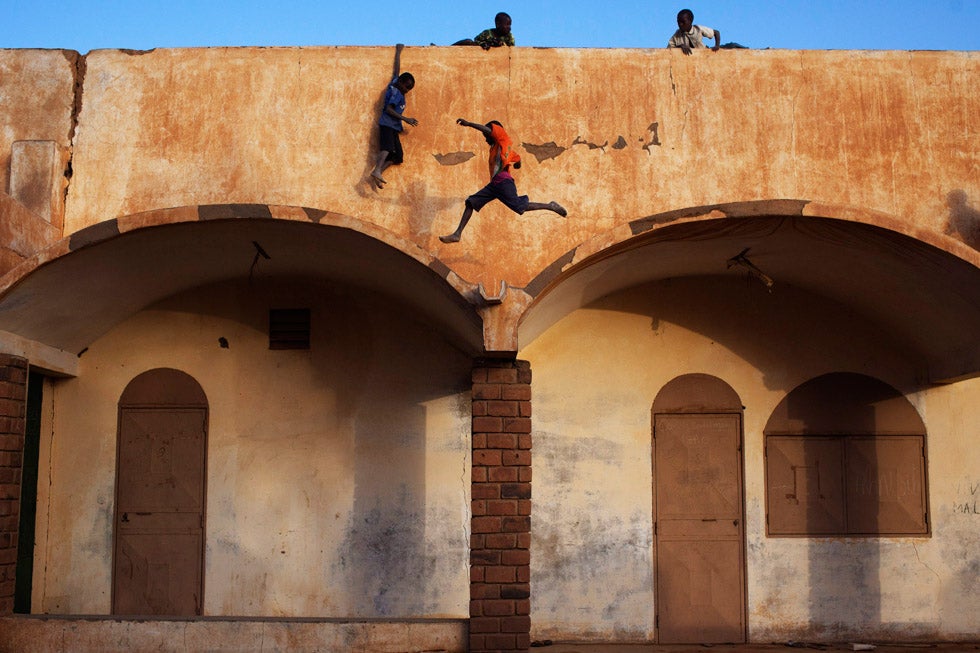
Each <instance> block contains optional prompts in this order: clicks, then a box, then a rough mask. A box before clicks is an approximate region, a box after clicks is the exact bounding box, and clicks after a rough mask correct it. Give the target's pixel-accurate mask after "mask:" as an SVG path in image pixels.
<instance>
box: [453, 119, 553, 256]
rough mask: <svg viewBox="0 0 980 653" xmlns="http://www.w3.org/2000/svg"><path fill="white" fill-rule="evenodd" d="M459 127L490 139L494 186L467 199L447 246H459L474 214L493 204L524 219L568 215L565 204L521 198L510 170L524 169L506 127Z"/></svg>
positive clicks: (494, 124)
mask: <svg viewBox="0 0 980 653" xmlns="http://www.w3.org/2000/svg"><path fill="white" fill-rule="evenodd" d="M456 124H457V125H462V126H464V127H472V128H473V129H475V130H477V131H479V132H481V133H482V134H483V136H484V138H486V139H487V145H489V146H490V160H489V162H490V183H489V184H487V185H486V186H484V187H483V188H481V189H480V190H478V191H477V192H475V193H473V194H472V195H470V196H469V197H467V198H466V208H465V209H464V210H463V216H462V217H461V218H460V219H459V226H458V227H456V231H454V232H453V233H451V234H449V235H447V236H439V240H441V241H442V242H444V243H458V242H459V238H460V236H461V235H462V234H463V229H464V228H465V227H466V223H467V222H469V221H470V217H471V216H472V215H473V211H477V212H479V210H480V209H482V208H483V207H484V206H486V205H487V204H488V203H489V202H492V201H493V200H500V201H501V202H503V203H504V204H506V205H507V208H509V209H510V210H511V211H513V212H514V213H516V214H518V215H521V214H523V213H524V212H525V211H541V210H548V211H553V212H554V213H557V214H558V215H560V216H561V217H563V218H564V217H565V216H566V215H568V211H566V210H565V209H564V208H563V207H562V206H561V204H559V203H558V202H548V203H547V204H545V203H543V202H531V201H530V200H528V197H527V195H520V196H519V195H518V194H517V185H516V184H515V183H514V178H513V177H512V176H511V174H510V167H511V166H514V168H515V169H517V168H520V167H521V156H520V155H519V154H518V153H517V152H516V151H515V150H514V146H513V143H512V142H511V140H510V136H508V135H507V132H506V131H504V126H503V125H501V124H500V123H499V122H497V121H496V120H491V121H490V122H488V123H487V124H485V125H481V124H480V123H478V122H470V121H468V120H463V119H462V118H458V119H457V120H456Z"/></svg>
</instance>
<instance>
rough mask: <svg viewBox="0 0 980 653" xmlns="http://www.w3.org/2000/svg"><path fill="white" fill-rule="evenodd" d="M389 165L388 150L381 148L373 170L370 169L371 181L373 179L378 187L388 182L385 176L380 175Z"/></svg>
mask: <svg viewBox="0 0 980 653" xmlns="http://www.w3.org/2000/svg"><path fill="white" fill-rule="evenodd" d="M390 165H391V161H389V160H388V152H387V151H386V150H381V152H380V153H379V154H378V162H377V164H375V166H374V170H372V171H371V181H373V182H374V185H375V186H377V187H378V188H381V187H382V186H384V185H385V184H387V183H388V182H387V181H386V180H385V178H384V177H382V176H381V173H383V172H384V171H385V170H387V169H388V166H390Z"/></svg>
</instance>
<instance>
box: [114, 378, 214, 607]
mask: <svg viewBox="0 0 980 653" xmlns="http://www.w3.org/2000/svg"><path fill="white" fill-rule="evenodd" d="M171 372H173V371H171ZM176 378H178V379H179V377H176ZM187 379H190V377H187ZM170 380H171V381H172V380H174V377H173V376H172V375H171V378H170ZM190 380H191V381H192V382H193V379H190ZM195 385H196V383H195ZM167 394H168V393H166V392H164V393H162V395H163V401H166V395H167ZM169 394H170V396H173V393H169ZM124 397H125V394H124ZM206 434H207V409H206V407H204V406H188V405H186V404H185V405H179V404H178V405H166V404H164V405H159V406H146V405H145V404H144V405H135V406H134V405H125V404H124V403H123V402H122V401H121V402H120V408H119V452H118V476H117V489H116V538H115V555H114V565H113V607H112V612H113V614H138V615H169V616H194V615H199V614H201V605H202V587H203V557H204V490H205V488H204V481H205V450H206Z"/></svg>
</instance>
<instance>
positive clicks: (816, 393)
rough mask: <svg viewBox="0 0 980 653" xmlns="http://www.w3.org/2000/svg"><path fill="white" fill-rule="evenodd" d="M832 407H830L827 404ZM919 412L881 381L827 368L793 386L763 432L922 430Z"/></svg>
mask: <svg viewBox="0 0 980 653" xmlns="http://www.w3.org/2000/svg"><path fill="white" fill-rule="evenodd" d="M831 407H832V409H830V408H831ZM925 432H926V427H925V424H924V423H923V422H922V418H921V417H920V416H919V413H918V411H916V410H915V407H914V406H913V405H912V404H911V402H909V400H908V399H907V398H906V397H905V395H903V394H902V393H901V392H899V391H898V390H896V389H895V388H893V387H892V386H890V385H888V384H887V383H885V382H884V381H879V380H878V379H876V378H874V377H871V376H866V375H864V374H857V373H854V372H831V373H829V374H824V375H822V376H818V377H816V378H813V379H810V380H809V381H806V382H804V383H801V384H800V385H798V386H796V387H795V388H794V389H793V390H791V391H790V392H789V393H788V394H787V395H786V396H785V397H784V398H783V400H782V401H780V402H779V404H778V405H777V406H776V408H775V409H774V410H773V411H772V414H771V415H770V416H769V420H768V421H767V422H766V426H765V428H764V429H763V433H764V434H765V435H775V434H794V435H809V434H820V435H831V434H847V435H886V434H901V435H925Z"/></svg>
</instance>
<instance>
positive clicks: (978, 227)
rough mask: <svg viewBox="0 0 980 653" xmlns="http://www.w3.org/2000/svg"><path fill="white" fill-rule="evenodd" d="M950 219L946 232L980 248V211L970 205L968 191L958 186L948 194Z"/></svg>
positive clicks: (975, 247) (947, 202)
mask: <svg viewBox="0 0 980 653" xmlns="http://www.w3.org/2000/svg"><path fill="white" fill-rule="evenodd" d="M946 206H947V207H949V219H948V220H947V222H946V229H945V230H944V232H945V233H946V234H949V235H951V236H959V237H960V239H961V240H962V241H963V242H964V243H966V244H967V245H969V246H970V247H972V248H973V249H980V211H978V210H976V209H975V208H973V207H972V206H970V202H969V200H968V198H967V196H966V191H964V190H962V189H959V188H957V189H956V190H952V191H950V192H949V194H948V195H946Z"/></svg>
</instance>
